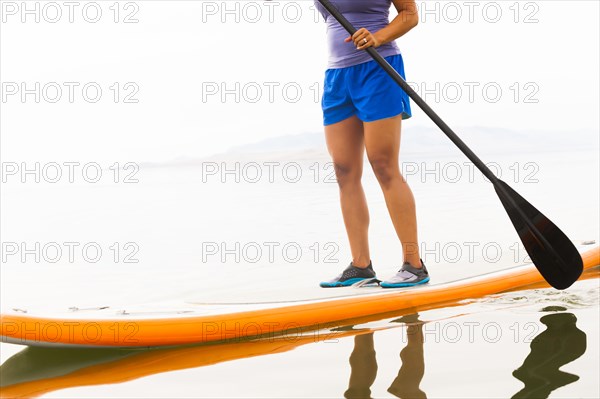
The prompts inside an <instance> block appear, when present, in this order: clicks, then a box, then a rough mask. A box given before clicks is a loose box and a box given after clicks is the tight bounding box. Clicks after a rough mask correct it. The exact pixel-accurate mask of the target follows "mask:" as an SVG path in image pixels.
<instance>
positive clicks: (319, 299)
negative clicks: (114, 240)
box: [0, 247, 600, 347]
mask: <svg viewBox="0 0 600 399" xmlns="http://www.w3.org/2000/svg"><path fill="white" fill-rule="evenodd" d="M582 258H583V261H584V268H585V269H590V268H594V267H596V266H598V264H599V263H600V260H599V258H600V248H598V247H596V248H594V249H591V250H589V251H587V252H585V253H583V254H582ZM542 281H543V279H542V277H541V275H540V274H539V272H538V271H537V269H536V268H535V266H534V265H531V264H529V265H523V266H518V267H513V268H510V269H506V270H501V271H497V272H493V273H488V274H484V275H479V276H475V277H469V278H465V279H461V280H456V281H452V282H448V283H441V284H427V285H424V286H418V287H412V288H403V289H385V290H384V289H380V288H368V287H366V288H360V289H353V288H340V289H326V290H325V289H323V290H320V291H318V292H319V293H322V294H321V295H324V297H323V296H318V295H317V296H307V297H306V299H300V300H294V301H263V302H253V303H249V302H244V303H240V302H228V303H227V302H219V303H208V302H197V301H190V302H184V301H182V302H161V303H154V304H140V305H133V306H128V307H120V308H115V307H112V306H98V307H94V308H70V309H65V310H63V311H57V312H47V311H41V310H40V311H36V310H35V309H9V310H3V311H2V313H1V314H0V339H1V340H2V341H3V342H9V343H15V344H22V345H37V346H59V347H65V346H68V347H154V346H173V345H186V344H195V343H202V342H214V341H224V340H232V339H243V338H246V337H256V336H261V335H271V334H279V333H283V332H285V331H289V330H298V329H307V330H310V329H319V328H322V327H323V326H325V325H327V326H330V327H331V326H333V325H335V324H336V323H337V324H338V325H341V324H343V323H344V322H345V321H347V320H351V319H356V318H361V317H368V316H374V315H382V314H386V313H393V312H399V311H401V310H403V309H423V308H431V307H432V306H435V305H440V304H444V303H447V304H451V303H456V302H458V301H461V300H466V299H475V298H479V297H482V296H485V295H490V294H496V293H499V292H503V291H508V290H514V289H515V288H518V287H524V286H528V285H531V284H536V283H540V282H542Z"/></svg>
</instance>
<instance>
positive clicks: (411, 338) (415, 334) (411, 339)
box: [388, 313, 427, 399]
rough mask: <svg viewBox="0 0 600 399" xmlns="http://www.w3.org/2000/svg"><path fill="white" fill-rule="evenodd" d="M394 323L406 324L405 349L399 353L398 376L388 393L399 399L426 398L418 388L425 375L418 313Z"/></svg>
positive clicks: (421, 323)
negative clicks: (400, 363)
mask: <svg viewBox="0 0 600 399" xmlns="http://www.w3.org/2000/svg"><path fill="white" fill-rule="evenodd" d="M395 321H398V322H403V323H406V324H407V327H406V337H407V343H406V347H405V348H404V349H402V351H401V352H400V360H402V366H400V371H399V372H398V376H397V377H396V379H394V382H392V385H390V387H389V388H388V392H389V393H391V394H393V395H396V396H397V397H399V398H401V399H408V398H411V399H412V398H414V399H422V398H427V395H426V394H425V392H423V391H421V389H420V388H419V384H420V383H421V380H422V379H423V375H424V374H425V360H424V357H423V322H422V321H420V320H419V314H418V313H415V314H411V315H407V316H403V317H401V318H400V319H398V320H395Z"/></svg>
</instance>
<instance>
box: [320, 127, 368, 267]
mask: <svg viewBox="0 0 600 399" xmlns="http://www.w3.org/2000/svg"><path fill="white" fill-rule="evenodd" d="M325 140H326V142H327V149H328V150H329V154H330V155H331V159H332V161H333V165H334V169H335V175H336V177H337V182H338V186H339V189H340V203H341V207H342V215H343V217H344V224H345V226H346V233H347V234H348V241H349V242H350V250H351V252H352V264H353V265H354V266H357V267H367V266H368V265H369V263H370V261H371V256H370V254H369V241H368V235H367V234H368V229H369V210H368V208H367V200H366V198H365V192H364V191H363V188H362V184H361V182H360V179H361V177H362V168H363V156H364V148H365V147H364V136H363V123H362V121H361V120H360V119H358V118H357V117H356V116H352V117H350V118H347V119H344V120H343V121H341V122H338V123H334V124H332V125H327V126H325Z"/></svg>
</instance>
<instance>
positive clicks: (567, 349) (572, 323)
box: [513, 313, 587, 399]
mask: <svg viewBox="0 0 600 399" xmlns="http://www.w3.org/2000/svg"><path fill="white" fill-rule="evenodd" d="M540 321H541V322H542V323H543V324H545V325H546V327H547V328H546V330H544V331H543V332H542V333H540V334H539V335H538V336H536V337H535V338H534V339H533V341H531V353H530V354H529V356H527V358H526V359H525V361H524V362H523V365H522V366H521V367H519V368H518V369H516V370H515V371H514V372H513V376H514V377H515V378H517V379H518V380H520V381H522V382H523V383H524V384H525V387H524V388H523V389H521V390H520V391H519V392H517V393H516V394H515V395H514V396H513V399H517V398H518V399H522V398H547V397H548V396H549V395H550V393H551V392H552V391H553V390H555V389H557V388H560V387H562V386H565V385H568V384H571V383H573V382H575V381H577V380H579V376H577V375H574V374H570V373H567V372H564V371H561V370H559V369H560V367H562V366H564V365H565V364H567V363H570V362H572V361H573V360H575V359H577V358H579V357H580V356H581V355H583V354H584V353H585V350H586V347H587V340H586V335H585V333H584V332H583V331H581V330H580V329H579V328H577V326H576V322H577V317H575V315H574V314H572V313H556V314H549V315H546V316H543V317H542V318H541V319H540Z"/></svg>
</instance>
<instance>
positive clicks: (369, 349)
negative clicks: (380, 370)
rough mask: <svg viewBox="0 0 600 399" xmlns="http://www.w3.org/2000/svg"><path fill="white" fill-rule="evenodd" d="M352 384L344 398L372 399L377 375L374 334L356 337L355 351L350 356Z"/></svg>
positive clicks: (350, 383) (349, 384)
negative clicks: (372, 389)
mask: <svg viewBox="0 0 600 399" xmlns="http://www.w3.org/2000/svg"><path fill="white" fill-rule="evenodd" d="M350 367H351V372H350V382H349V383H348V390H347V391H346V392H344V397H345V398H348V399H358V398H361V399H362V398H370V397H371V385H373V382H374V381H375V376H376V375H377V361H376V360H375V348H374V346H373V333H369V334H362V335H357V336H356V337H354V350H353V351H352V354H351V355H350Z"/></svg>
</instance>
